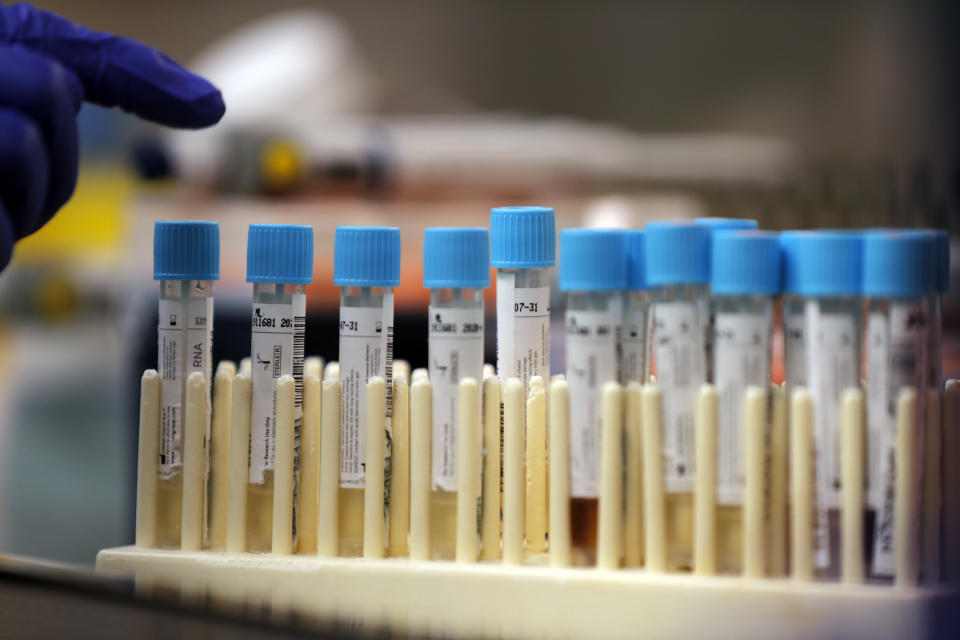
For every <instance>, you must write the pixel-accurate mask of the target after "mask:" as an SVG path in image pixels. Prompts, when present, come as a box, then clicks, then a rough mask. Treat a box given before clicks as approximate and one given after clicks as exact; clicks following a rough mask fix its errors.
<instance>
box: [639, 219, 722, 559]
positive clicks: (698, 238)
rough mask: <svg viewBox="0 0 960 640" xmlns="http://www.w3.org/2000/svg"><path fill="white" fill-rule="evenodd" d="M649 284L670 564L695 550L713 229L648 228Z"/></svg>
mask: <svg viewBox="0 0 960 640" xmlns="http://www.w3.org/2000/svg"><path fill="white" fill-rule="evenodd" d="M646 231H647V243H646V254H647V255H646V258H647V282H648V283H649V284H650V288H651V289H652V290H653V294H654V311H653V317H654V328H653V358H654V360H655V362H656V373H657V384H658V385H659V387H660V389H661V392H662V394H663V414H662V415H663V453H664V461H665V469H664V476H665V484H666V493H667V496H666V505H665V507H666V518H667V541H668V547H667V562H668V564H669V566H670V567H671V568H674V569H678V568H688V567H690V566H691V565H692V561H693V558H692V552H693V484H694V472H695V469H694V459H695V458H694V448H693V420H694V407H695V406H696V401H697V394H698V393H699V390H700V385H701V384H703V383H704V382H706V381H707V380H706V351H705V337H706V331H707V329H708V328H709V304H710V230H709V229H708V228H707V227H705V226H703V225H698V224H696V223H693V222H651V223H649V224H647V229H646Z"/></svg>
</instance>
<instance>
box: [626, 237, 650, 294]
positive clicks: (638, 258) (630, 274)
mask: <svg viewBox="0 0 960 640" xmlns="http://www.w3.org/2000/svg"><path fill="white" fill-rule="evenodd" d="M626 234H627V240H626V241H627V289H629V290H631V291H639V290H642V289H649V288H650V285H649V283H648V282H647V232H646V231H643V230H640V229H631V230H630V231H627V232H626Z"/></svg>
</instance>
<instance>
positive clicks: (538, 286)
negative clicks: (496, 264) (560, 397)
mask: <svg viewBox="0 0 960 640" xmlns="http://www.w3.org/2000/svg"><path fill="white" fill-rule="evenodd" d="M497 375H498V376H499V377H500V379H501V380H506V379H507V378H519V379H520V380H522V381H523V384H524V386H525V387H526V385H527V384H528V383H529V382H530V378H531V377H532V376H540V377H542V378H543V379H544V383H547V382H548V381H549V380H550V270H549V269H498V270H497Z"/></svg>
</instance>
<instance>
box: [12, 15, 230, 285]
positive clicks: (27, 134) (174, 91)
mask: <svg viewBox="0 0 960 640" xmlns="http://www.w3.org/2000/svg"><path fill="white" fill-rule="evenodd" d="M84 100H86V101H89V102H92V103H94V104H98V105H101V106H104V107H120V108H121V109H123V110H124V111H129V112H130V113H133V114H136V115H138V116H140V117H141V118H144V119H146V120H151V121H153V122H158V123H160V124H165V125H168V126H171V127H181V128H188V129H199V128H202V127H208V126H210V125H213V124H215V123H217V122H218V121H219V120H220V118H221V117H223V112H224V105H223V98H222V97H221V96H220V91H218V90H217V88H216V87H214V86H213V85H212V84H210V83H209V82H207V81H206V80H204V79H203V78H201V77H199V76H196V75H194V74H192V73H190V72H189V71H187V70H186V69H184V68H183V67H181V66H180V65H178V64H177V63H176V62H174V61H173V60H171V59H170V58H168V57H167V56H165V55H164V54H162V53H160V52H159V51H156V50H155V49H151V48H150V47H148V46H146V45H143V44H140V43H139V42H136V41H134V40H130V39H128V38H122V37H119V36H114V35H110V34H108V33H99V32H96V31H91V30H89V29H87V28H85V27H82V26H80V25H77V24H74V23H72V22H70V21H69V20H66V19H64V18H61V17H60V16H57V15H54V14H52V13H47V12H45V11H40V10H39V9H35V8H33V7H31V6H29V5H25V4H15V5H12V6H0V269H3V268H5V267H6V266H7V264H8V263H9V262H10V257H11V255H12V253H13V243H14V242H15V241H16V240H18V239H20V238H23V237H24V236H27V235H30V234H31V233H33V232H34V231H36V230H37V229H39V228H40V227H41V226H43V225H44V224H45V223H46V222H47V221H48V220H49V219H50V218H51V217H52V216H53V214H55V213H56V212H57V211H58V210H59V209H60V207H62V206H63V205H64V203H66V201H67V200H69V199H70V196H71V195H72V194H73V189H74V187H75V186H76V182H77V123H76V115H77V112H78V111H79V110H80V105H81V103H82V102H83V101H84Z"/></svg>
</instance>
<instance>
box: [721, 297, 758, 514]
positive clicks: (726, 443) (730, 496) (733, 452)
mask: <svg viewBox="0 0 960 640" xmlns="http://www.w3.org/2000/svg"><path fill="white" fill-rule="evenodd" d="M771 321H772V320H771V317H770V316H769V315H768V314H767V313H762V312H761V313H746V312H744V313H717V314H716V318H715V324H714V330H715V333H714V355H715V357H716V363H717V366H716V370H715V375H716V385H717V413H718V414H719V415H718V418H719V420H718V424H717V431H718V432H717V453H718V459H717V463H718V465H717V501H718V502H719V503H720V504H724V505H742V504H743V480H744V475H743V457H742V452H743V451H744V448H745V446H744V440H743V437H744V434H743V428H742V424H743V401H744V394H745V393H746V390H747V387H748V386H751V385H752V386H756V387H760V388H761V389H765V388H766V386H767V385H768V384H769V383H770V326H771Z"/></svg>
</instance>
